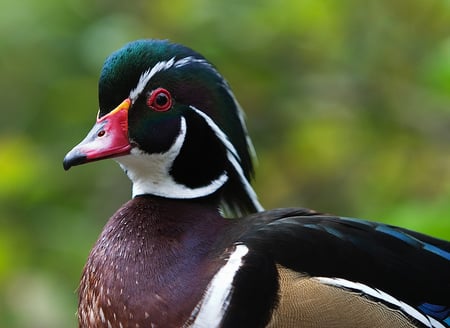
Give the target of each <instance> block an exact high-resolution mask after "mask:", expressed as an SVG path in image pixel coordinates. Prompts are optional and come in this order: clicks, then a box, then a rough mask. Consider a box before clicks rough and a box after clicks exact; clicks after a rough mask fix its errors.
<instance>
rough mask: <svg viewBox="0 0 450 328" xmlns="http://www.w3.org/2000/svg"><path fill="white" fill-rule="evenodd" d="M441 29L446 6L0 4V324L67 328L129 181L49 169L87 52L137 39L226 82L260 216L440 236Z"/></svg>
mask: <svg viewBox="0 0 450 328" xmlns="http://www.w3.org/2000/svg"><path fill="white" fill-rule="evenodd" d="M449 21H450V1H448V0H428V1H420V0H399V1H388V0H377V1H375V0H369V1H364V2H361V1H358V0H342V1H332V0H261V1H253V2H252V1H240V0H239V1H237V0H228V1H207V0H189V1H185V0H172V1H161V0H159V1H131V2H130V1H128V2H127V1H118V0H116V1H106V0H94V1H88V0H63V1H56V0H41V1H33V0H22V1H20V2H17V1H12V0H3V1H2V3H1V11H0V49H1V51H0V72H1V74H0V90H1V96H2V103H3V105H2V107H1V114H2V120H0V225H1V229H0V325H1V326H2V327H33V328H39V327H45V328H52V327H75V326H76V320H75V310H76V303H77V299H76V293H75V291H76V288H77V284H78V279H79V276H80V273H81V270H82V267H83V264H84V261H85V259H86V257H87V254H88V252H89V249H90V247H91V245H92V244H93V242H94V241H95V239H96V237H97V235H98V234H99V233H100V230H101V228H102V226H103V225H104V223H105V222H106V219H107V218H108V217H109V216H110V215H111V214H112V213H113V212H114V210H115V209H117V208H118V207H119V205H120V204H121V203H123V202H125V201H126V200H127V199H128V198H129V197H130V184H129V182H128V181H127V179H126V177H125V176H124V174H122V172H121V170H120V169H119V168H118V167H117V165H115V164H114V163H113V162H111V161H103V162H98V163H95V164H92V165H86V166H83V167H80V168H76V169H74V170H72V171H70V173H65V172H64V171H63V170H62V166H61V160H62V158H63V156H64V154H65V153H66V152H67V151H68V150H69V149H70V148H71V147H72V146H73V145H75V144H76V143H77V142H78V141H79V140H81V139H82V138H83V137H84V134H85V133H86V132H87V131H88V130H89V128H90V126H91V125H92V123H93V122H94V119H95V115H96V111H97V95H96V93H97V77H98V73H99V70H100V68H101V65H102V63H103V60H104V59H105V57H106V56H107V55H108V54H109V53H110V52H112V51H113V50H115V49H117V48H119V47H120V46H122V45H123V44H124V43H125V42H128V41H131V40H134V39H138V38H168V39H171V40H173V41H176V42H180V43H183V44H185V45H188V46H190V47H192V48H194V49H196V50H197V51H199V52H201V53H202V54H204V55H205V56H206V57H207V58H209V59H210V60H211V61H212V62H213V63H215V64H216V65H217V66H218V68H219V70H220V71H221V72H222V73H223V74H224V76H225V77H226V78H227V79H228V80H229V82H230V84H231V85H232V87H233V89H234V91H235V93H236V96H237V98H238V99H239V100H240V102H241V104H242V105H243V107H244V108H245V109H246V111H247V116H248V125H249V130H250V132H251V135H252V137H253V140H254V143H255V146H256V149H257V151H258V155H259V166H258V168H257V176H256V182H255V187H256V189H257V192H258V194H259V195H260V198H261V200H262V203H263V204H264V205H265V206H266V207H267V208H271V207H277V206H305V207H311V208H315V209H318V210H321V211H326V212H331V213H337V214H341V215H346V216H354V217H364V218H370V219H373V220H379V221H385V222H389V223H391V224H396V225H401V226H404V227H407V228H410V229H415V230H419V231H422V232H425V233H428V234H432V235H434V236H438V237H441V238H446V239H450V221H449V219H450V218H449V213H450V202H449V199H450V151H449V145H450V30H449V28H448V22H449Z"/></svg>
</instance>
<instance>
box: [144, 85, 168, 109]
mask: <svg viewBox="0 0 450 328" xmlns="http://www.w3.org/2000/svg"><path fill="white" fill-rule="evenodd" d="M147 106H148V107H150V108H151V109H153V110H155V111H157V112H165V111H167V110H169V109H170V107H172V97H171V95H170V93H169V91H167V90H166V89H163V88H158V89H156V90H153V92H152V93H151V94H150V97H148V99H147Z"/></svg>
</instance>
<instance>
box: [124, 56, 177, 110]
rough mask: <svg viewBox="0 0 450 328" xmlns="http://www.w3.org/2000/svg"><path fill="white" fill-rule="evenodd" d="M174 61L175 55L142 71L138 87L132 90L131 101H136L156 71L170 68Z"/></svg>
mask: <svg viewBox="0 0 450 328" xmlns="http://www.w3.org/2000/svg"><path fill="white" fill-rule="evenodd" d="M174 61H175V57H173V58H171V59H170V60H168V61H160V62H157V63H156V65H155V66H153V67H152V68H150V69H148V70H147V71H145V72H144V73H142V75H141V77H140V78H139V82H138V84H137V86H136V88H134V89H133V90H131V92H130V96H129V97H130V99H131V102H133V103H134V102H135V101H136V99H137V98H138V97H139V95H140V94H141V93H142V91H143V90H144V88H145V86H146V85H147V83H148V81H150V79H151V78H152V77H153V76H154V75H155V74H156V73H158V72H161V71H165V70H168V69H169V68H171V67H172V66H173V63H174Z"/></svg>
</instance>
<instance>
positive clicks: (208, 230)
mask: <svg viewBox="0 0 450 328" xmlns="http://www.w3.org/2000/svg"><path fill="white" fill-rule="evenodd" d="M99 105H100V110H99V113H98V116H97V122H96V124H95V125H94V127H93V128H92V130H91V131H90V132H89V133H88V135H87V137H86V138H85V139H84V140H83V141H82V142H81V143H80V144H78V145H77V146H75V147H74V148H73V149H72V150H71V151H70V152H69V153H68V154H67V155H66V157H65V158H64V168H65V169H66V170H67V169H69V168H70V167H72V166H74V165H79V164H83V163H87V162H92V161H96V160H101V159H105V158H115V160H116V161H117V162H118V163H119V164H120V166H121V167H122V168H123V170H124V171H125V173H126V174H127V175H128V177H129V178H130V179H131V181H132V183H133V197H132V199H131V200H130V201H128V202H127V203H126V204H124V205H123V206H122V207H121V208H120V209H119V210H118V211H117V212H116V213H115V214H114V215H113V216H112V217H111V218H110V219H109V221H108V223H107V224H106V226H105V228H104V230H103V232H102V233H101V235H100V237H99V239H98V240H97V242H96V244H95V246H94V247H93V249H92V251H91V253H90V255H89V258H88V260H87V263H86V265H85V268H84V271H83V274H82V279H81V283H80V287H79V307H78V320H79V326H80V327H90V328H94V327H104V328H111V327H119V328H125V327H208V328H210V327H247V328H249V327H449V325H450V242H447V241H443V240H439V239H435V238H432V237H429V236H426V235H423V234H420V233H418V232H414V231H410V230H406V229H403V228H399V227H394V226H390V225H386V224H380V223H374V222H369V221H364V220H359V219H353V218H344V217H337V216H333V215H327V214H321V213H318V212H315V211H312V210H309V209H304V208H285V209H276V210H269V211H264V210H263V208H262V207H261V205H260V204H259V202H258V200H257V197H256V194H255V192H254V191H253V189H252V187H251V184H250V180H251V178H252V175H253V167H252V155H253V148H252V145H251V142H250V139H249V137H248V135H247V131H246V127H245V125H244V120H243V113H242V111H241V108H240V107H239V105H238V103H237V101H236V98H235V97H234V95H233V93H232V91H231V89H230V87H229V86H228V84H227V82H226V81H225V80H224V78H223V77H222V76H221V75H220V74H219V72H218V71H217V69H216V68H215V67H214V66H213V65H212V64H211V63H210V62H208V61H207V60H206V59H205V58H204V57H203V56H201V55H200V54H198V53H196V52H194V51H193V50H191V49H189V48H187V47H184V46H182V45H179V44H174V43H170V42H168V41H161V40H138V41H134V42H131V43H129V44H127V45H125V46H124V47H123V48H121V49H120V50H118V51H116V52H114V53H113V54H112V55H111V56H110V57H109V58H108V59H107V60H106V62H105V64H104V66H103V69H102V71H101V75H100V80H99ZM225 214H226V215H225ZM233 217H234V218H233Z"/></svg>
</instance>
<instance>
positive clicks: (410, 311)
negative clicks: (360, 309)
mask: <svg viewBox="0 0 450 328" xmlns="http://www.w3.org/2000/svg"><path fill="white" fill-rule="evenodd" d="M314 279H317V280H318V281H319V282H321V283H323V284H326V285H330V286H336V287H340V288H347V289H349V290H351V291H358V292H362V293H363V294H365V295H368V296H370V297H373V298H374V299H376V300H379V301H382V302H384V303H386V304H391V305H392V306H393V307H395V308H398V309H400V310H401V311H402V312H403V313H405V314H407V315H409V316H410V317H411V318H414V319H416V320H417V321H419V322H421V323H422V324H424V325H425V326H426V327H430V328H444V327H445V326H444V325H443V324H441V323H439V322H438V321H437V320H436V319H434V318H432V317H430V316H428V315H425V314H423V313H421V312H420V311H418V310H416V309H415V308H413V307H412V306H411V305H409V304H406V303H405V302H402V301H400V300H398V299H396V298H395V297H393V296H392V295H389V294H387V293H385V292H383V291H382V290H379V289H376V288H372V287H369V286H367V285H364V284H361V283H358V282H353V281H349V280H346V279H341V278H328V277H316V278H314Z"/></svg>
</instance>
